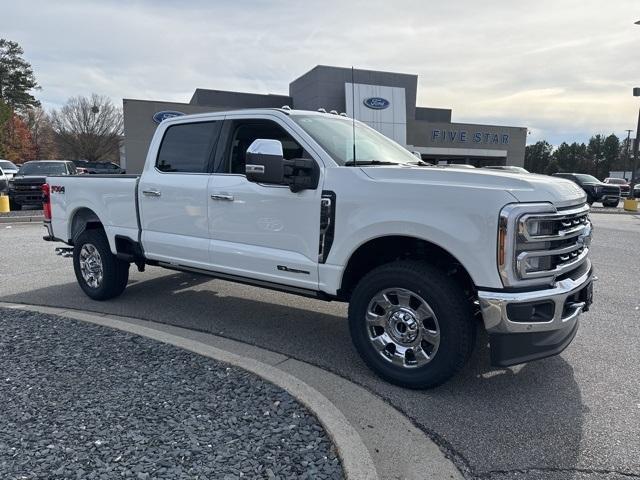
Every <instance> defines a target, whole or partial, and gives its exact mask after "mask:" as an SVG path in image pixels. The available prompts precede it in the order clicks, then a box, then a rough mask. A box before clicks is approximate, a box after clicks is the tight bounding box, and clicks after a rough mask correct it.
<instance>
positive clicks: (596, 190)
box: [553, 173, 620, 207]
mask: <svg viewBox="0 0 640 480" xmlns="http://www.w3.org/2000/svg"><path fill="white" fill-rule="evenodd" d="M553 176H554V177H560V178H566V179H567V180H571V181H573V182H575V183H577V184H578V185H580V187H581V188H582V189H583V190H584V191H585V193H586V194H587V202H588V203H589V205H591V204H593V203H595V202H602V205H603V206H605V207H617V206H618V203H620V187H619V186H618V185H612V184H608V183H603V182H601V181H600V180H598V179H597V178H596V177H594V176H592V175H587V174H585V173H554V174H553Z"/></svg>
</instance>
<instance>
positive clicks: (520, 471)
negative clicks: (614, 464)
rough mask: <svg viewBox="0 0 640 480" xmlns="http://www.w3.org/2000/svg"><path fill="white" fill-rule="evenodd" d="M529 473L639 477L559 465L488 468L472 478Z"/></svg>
mask: <svg viewBox="0 0 640 480" xmlns="http://www.w3.org/2000/svg"><path fill="white" fill-rule="evenodd" d="M529 473H582V474H586V475H620V476H622V477H626V478H640V474H639V473H631V472H624V471H621V470H608V469H598V468H559V467H532V468H523V469H520V468H516V469H511V470H490V471H488V472H485V473H482V474H479V475H476V476H474V477H472V478H474V480H485V479H486V480H490V479H491V478H493V477H494V476H495V475H509V474H520V475H526V474H529Z"/></svg>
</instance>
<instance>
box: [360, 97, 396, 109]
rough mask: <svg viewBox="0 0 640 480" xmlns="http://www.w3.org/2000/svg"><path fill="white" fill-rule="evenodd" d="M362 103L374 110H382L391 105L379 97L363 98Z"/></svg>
mask: <svg viewBox="0 0 640 480" xmlns="http://www.w3.org/2000/svg"><path fill="white" fill-rule="evenodd" d="M362 103H364V105H365V106H366V107H369V108H372V109H374V110H384V109H385V108H387V107H388V106H389V105H391V102H389V100H387V99H386V98H380V97H369V98H365V99H364V101H363V102H362Z"/></svg>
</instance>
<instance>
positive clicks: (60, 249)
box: [56, 247, 73, 258]
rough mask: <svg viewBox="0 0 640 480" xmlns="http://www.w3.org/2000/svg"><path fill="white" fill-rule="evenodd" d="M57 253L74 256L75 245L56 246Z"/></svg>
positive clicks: (67, 256) (62, 255)
mask: <svg viewBox="0 0 640 480" xmlns="http://www.w3.org/2000/svg"><path fill="white" fill-rule="evenodd" d="M56 255H59V256H61V257H64V258H69V257H73V247H56Z"/></svg>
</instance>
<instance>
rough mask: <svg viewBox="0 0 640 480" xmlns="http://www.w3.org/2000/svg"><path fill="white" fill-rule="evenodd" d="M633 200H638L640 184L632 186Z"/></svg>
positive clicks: (639, 197)
mask: <svg viewBox="0 0 640 480" xmlns="http://www.w3.org/2000/svg"><path fill="white" fill-rule="evenodd" d="M633 198H637V199H640V183H636V184H635V185H634V186H633Z"/></svg>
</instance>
